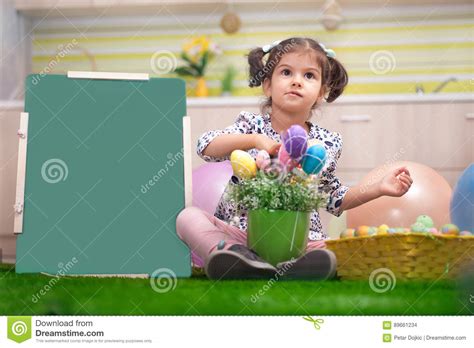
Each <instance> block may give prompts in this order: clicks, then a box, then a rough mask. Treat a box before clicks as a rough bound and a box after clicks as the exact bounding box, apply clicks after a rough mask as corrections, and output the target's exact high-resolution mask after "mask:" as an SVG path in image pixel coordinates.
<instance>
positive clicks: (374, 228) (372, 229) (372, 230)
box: [368, 227, 377, 236]
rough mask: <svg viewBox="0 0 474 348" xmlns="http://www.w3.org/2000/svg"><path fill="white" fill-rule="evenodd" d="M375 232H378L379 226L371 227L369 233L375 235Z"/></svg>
mask: <svg viewBox="0 0 474 348" xmlns="http://www.w3.org/2000/svg"><path fill="white" fill-rule="evenodd" d="M375 234H377V227H369V230H368V235H369V236H373V235H375Z"/></svg>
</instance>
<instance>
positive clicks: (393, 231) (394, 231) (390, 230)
mask: <svg viewBox="0 0 474 348" xmlns="http://www.w3.org/2000/svg"><path fill="white" fill-rule="evenodd" d="M387 232H388V233H396V232H397V230H396V229H395V228H393V227H392V228H389V229H388V231H387Z"/></svg>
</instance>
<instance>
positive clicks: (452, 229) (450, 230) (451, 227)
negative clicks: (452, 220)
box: [441, 224, 459, 236]
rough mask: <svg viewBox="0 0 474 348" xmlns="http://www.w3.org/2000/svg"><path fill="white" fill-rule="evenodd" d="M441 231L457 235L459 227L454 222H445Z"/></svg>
mask: <svg viewBox="0 0 474 348" xmlns="http://www.w3.org/2000/svg"><path fill="white" fill-rule="evenodd" d="M441 233H442V234H445V235H452V236H457V235H458V234H459V228H458V227H457V226H456V225H454V224H445V225H443V226H442V227H441Z"/></svg>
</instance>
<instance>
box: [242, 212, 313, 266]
mask: <svg viewBox="0 0 474 348" xmlns="http://www.w3.org/2000/svg"><path fill="white" fill-rule="evenodd" d="M309 226H310V213H309V212H302V211H287V210H266V209H258V210H251V211H249V213H248V229H247V246H248V247H249V248H250V249H252V250H254V251H255V252H256V253H257V254H258V255H259V256H260V257H262V258H263V259H265V260H266V261H267V262H269V263H271V264H272V265H274V266H275V265H276V264H277V263H279V262H282V261H287V260H290V259H291V258H293V257H294V258H297V257H299V256H301V255H303V253H304V251H305V249H306V245H307V243H308V234H309Z"/></svg>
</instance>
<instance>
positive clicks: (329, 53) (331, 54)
mask: <svg viewBox="0 0 474 348" xmlns="http://www.w3.org/2000/svg"><path fill="white" fill-rule="evenodd" d="M319 47H321V48H322V49H323V51H324V53H326V56H328V57H331V58H336V52H334V50H332V49H330V48H326V46H324V44H322V43H319Z"/></svg>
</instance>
